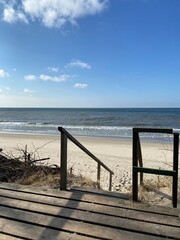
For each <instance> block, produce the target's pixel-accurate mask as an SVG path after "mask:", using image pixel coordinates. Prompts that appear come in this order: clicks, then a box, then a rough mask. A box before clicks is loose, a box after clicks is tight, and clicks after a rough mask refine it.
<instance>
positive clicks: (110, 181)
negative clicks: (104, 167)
mask: <svg viewBox="0 0 180 240" xmlns="http://www.w3.org/2000/svg"><path fill="white" fill-rule="evenodd" d="M109 191H110V192H111V191H112V173H111V172H110V176H109Z"/></svg>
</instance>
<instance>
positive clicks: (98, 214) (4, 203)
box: [0, 183, 180, 240]
mask: <svg viewBox="0 0 180 240" xmlns="http://www.w3.org/2000/svg"><path fill="white" fill-rule="evenodd" d="M8 186H9V189H8ZM13 186H14V188H13ZM159 209H160V211H159V212H158V210H159ZM178 214H179V211H178V210H177V209H176V211H175V209H168V208H162V207H161V208H159V207H156V208H152V207H150V206H149V207H148V206H143V205H142V204H137V203H136V204H132V203H130V202H128V201H122V200H120V199H118V198H113V197H102V196H96V195H95V196H94V195H93V194H86V193H81V194H80V193H77V192H67V191H60V192H59V191H57V190H56V191H55V190H48V191H47V190H46V191H43V190H41V189H37V188H32V187H27V186H19V185H17V184H15V185H14V184H7V183H6V184H0V230H1V231H0V233H3V234H5V233H7V234H9V235H10V236H19V237H22V238H24V239H72V240H73V239H76V240H77V239H80V240H81V239H85V240H86V239H94V238H95V239H97V238H98V239H104V240H105V239H125V240H126V239H127V240H129V239H152V240H153V239H162V238H175V239H179V232H180V221H179V217H178ZM12 240H13V239H12Z"/></svg>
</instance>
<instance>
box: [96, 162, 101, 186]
mask: <svg viewBox="0 0 180 240" xmlns="http://www.w3.org/2000/svg"><path fill="white" fill-rule="evenodd" d="M100 174H101V165H100V163H98V167H97V184H98V189H100Z"/></svg>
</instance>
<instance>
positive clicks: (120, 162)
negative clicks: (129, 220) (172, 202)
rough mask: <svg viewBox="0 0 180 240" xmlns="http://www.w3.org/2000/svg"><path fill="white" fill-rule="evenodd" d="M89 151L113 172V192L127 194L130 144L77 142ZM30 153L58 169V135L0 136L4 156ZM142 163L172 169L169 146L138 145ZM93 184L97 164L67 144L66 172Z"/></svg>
mask: <svg viewBox="0 0 180 240" xmlns="http://www.w3.org/2000/svg"><path fill="white" fill-rule="evenodd" d="M77 139H78V141H80V142H81V143H82V144H83V145H84V146H85V147H86V148H87V149H88V150H89V151H91V152H92V153H93V154H94V155H95V156H96V157H98V158H99V159H100V160H101V161H102V162H103V163H104V164H106V165H107V166H108V167H109V168H110V169H111V170H112V171H113V172H114V176H113V187H112V189H113V191H120V192H123V193H130V191H131V185H132V140H120V139H107V138H101V139H100V138H84V137H81V138H80V137H79V138H77ZM25 145H27V148H28V151H29V152H30V153H34V154H35V155H36V158H47V157H49V158H50V160H48V161H47V162H46V164H57V165H60V135H57V136H52V135H51V136H50V135H31V134H7V133H1V134H0V147H1V148H2V149H3V152H4V153H7V154H8V155H10V154H13V155H14V156H18V155H20V151H21V149H25ZM142 156H143V163H144V166H146V167H151V168H158V169H159V168H161V169H169V170H171V169H172V163H173V152H172V144H167V143H152V142H142ZM70 168H71V169H72V171H73V174H76V175H82V176H84V177H88V178H91V179H92V180H94V181H96V179H97V163H96V162H95V161H94V160H93V159H91V158H90V157H89V156H87V155H86V154H85V153H84V152H82V150H80V149H79V148H78V147H76V146H75V145H74V144H73V143H71V142H70V141H68V169H70ZM144 179H151V180H152V181H159V179H158V177H157V176H156V175H149V174H146V175H145V176H144ZM100 184H101V187H102V188H103V189H105V190H107V189H108V184H109V174H108V173H107V171H106V170H104V169H103V168H102V170H101V183H100Z"/></svg>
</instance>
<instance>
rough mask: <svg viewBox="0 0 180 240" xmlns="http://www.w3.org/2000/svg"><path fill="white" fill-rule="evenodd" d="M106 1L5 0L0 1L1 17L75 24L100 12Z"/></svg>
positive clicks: (107, 0)
mask: <svg viewBox="0 0 180 240" xmlns="http://www.w3.org/2000/svg"><path fill="white" fill-rule="evenodd" d="M108 2H109V0H38V1H37V0H21V1H14V0H7V1H0V4H2V5H3V6H4V16H3V19H4V21H6V22H9V23H14V22H17V21H21V22H25V23H28V22H30V21H35V20H38V21H40V22H42V23H43V24H44V25H45V26H46V27H49V28H51V27H62V26H63V25H65V24H66V23H70V24H77V20H78V19H79V18H81V17H84V16H86V15H95V14H97V13H100V12H102V11H103V10H104V9H105V8H106V7H107V5H108ZM28 20H29V21H28Z"/></svg>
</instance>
